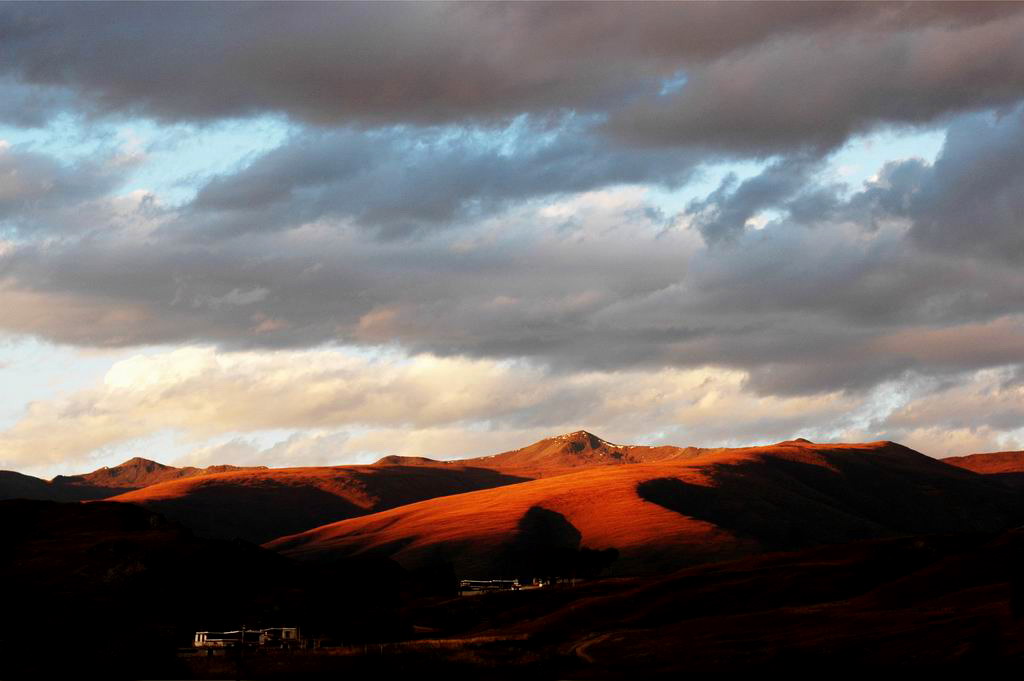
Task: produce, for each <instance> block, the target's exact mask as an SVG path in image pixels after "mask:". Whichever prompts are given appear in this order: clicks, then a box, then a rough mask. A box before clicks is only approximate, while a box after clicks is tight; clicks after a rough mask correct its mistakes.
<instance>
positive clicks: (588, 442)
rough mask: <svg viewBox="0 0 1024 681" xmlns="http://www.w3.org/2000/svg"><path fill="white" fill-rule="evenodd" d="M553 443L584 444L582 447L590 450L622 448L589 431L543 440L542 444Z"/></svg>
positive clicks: (577, 431)
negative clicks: (603, 447)
mask: <svg viewBox="0 0 1024 681" xmlns="http://www.w3.org/2000/svg"><path fill="white" fill-rule="evenodd" d="M551 441H556V442H569V443H577V444H582V445H584V446H586V447H588V448H590V449H596V448H598V447H600V446H602V445H604V446H605V447H620V446H621V445H615V444H612V443H611V442H608V441H607V440H603V439H601V438H599V437H598V436H597V435H594V434H593V433H591V432H589V431H586V430H576V431H573V432H571V433H565V434H563V435H555V436H554V437H549V438H547V439H546V440H541V442H551Z"/></svg>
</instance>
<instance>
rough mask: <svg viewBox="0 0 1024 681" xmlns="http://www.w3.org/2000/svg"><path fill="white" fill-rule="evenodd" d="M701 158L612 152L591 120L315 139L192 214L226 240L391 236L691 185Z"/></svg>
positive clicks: (290, 148) (282, 151) (275, 153)
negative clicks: (532, 203)
mask: <svg viewBox="0 0 1024 681" xmlns="http://www.w3.org/2000/svg"><path fill="white" fill-rule="evenodd" d="M697 161H698V159H697V158H696V157H695V156H694V155H693V154H688V153H685V152H681V151H679V150H676V149H669V150H663V151H640V150H637V149H630V148H624V149H622V148H620V149H615V148H611V147H608V146H607V145H605V144H603V143H602V142H601V140H599V139H597V138H595V137H594V136H593V135H592V134H591V133H590V132H589V131H588V129H587V126H586V123H585V122H584V121H575V120H570V121H568V122H566V123H565V124H564V125H559V126H557V127H554V128H544V127H540V126H538V125H531V124H529V123H526V124H525V125H516V126H512V127H511V128H509V129H508V130H507V131H506V134H505V136H504V137H501V138H499V139H495V138H494V137H491V136H487V135H485V134H483V133H479V132H477V133H473V132H467V131H462V130H458V129H455V130H452V129H449V128H442V129H434V130H419V129H418V130H410V129H408V128H404V127H403V128H388V129H385V130H381V131H378V132H374V133H362V132H359V131H354V130H350V129H345V130H340V131H334V132H308V133H305V134H300V135H298V136H297V137H295V138H293V139H291V140H289V141H288V142H286V143H285V144H284V145H282V146H281V147H279V148H277V149H274V150H272V151H270V152H268V153H266V154H264V155H263V156H260V157H258V158H256V159H255V160H254V161H252V163H250V164H249V165H248V166H246V167H245V168H243V169H241V170H239V171H238V172H236V173H233V174H227V175H222V176H219V177H215V178H213V179H212V180H210V181H209V182H207V183H206V184H205V185H204V186H202V187H201V188H200V189H199V191H198V194H197V196H196V198H195V201H194V202H193V203H192V205H191V207H190V210H189V217H190V218H193V219H198V220H199V224H201V225H203V227H202V229H203V230H205V231H206V232H207V233H208V235H209V233H213V234H217V235H221V236H223V235H224V234H235V233H240V232H248V231H275V230H281V229H287V228H288V227H291V226H294V225H297V224H302V223H307V222H311V221H314V220H317V219H320V218H324V217H330V218H350V219H352V220H355V221H356V222H358V223H360V224H361V225H363V226H365V227H368V228H371V229H373V230H374V231H376V232H378V233H381V234H384V235H385V236H394V235H401V234H406V233H409V232H411V231H414V230H416V229H418V228H421V227H423V226H424V225H436V224H446V223H451V222H453V221H457V220H467V219H471V218H476V219H479V218H482V217H486V216H488V215H491V214H493V213H495V212H497V211H499V210H500V209H502V208H504V207H506V206H508V205H509V203H510V202H514V201H522V200H529V199H534V198H538V197H544V196H551V195H558V194H564V193H570V192H580V191H587V190H591V189H598V188H601V187H605V186H608V185H614V184H622V183H641V182H642V183H654V184H661V185H665V186H669V187H678V186H679V185H681V184H683V183H684V182H685V181H686V179H687V178H688V176H689V175H690V173H691V172H692V170H693V168H694V166H695V165H696V164H697Z"/></svg>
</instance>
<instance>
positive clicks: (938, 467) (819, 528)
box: [267, 441, 1022, 575]
mask: <svg viewBox="0 0 1024 681" xmlns="http://www.w3.org/2000/svg"><path fill="white" fill-rule="evenodd" d="M533 509H542V510H543V511H545V512H548V513H554V514H558V515H559V516H560V518H561V519H562V520H564V523H565V526H566V530H565V531H566V533H567V532H569V529H568V528H571V531H572V532H575V533H578V535H579V537H580V540H579V546H580V547H581V548H588V549H616V550H617V551H618V552H619V559H618V560H617V561H616V562H615V564H614V566H613V569H614V571H615V572H616V573H618V574H643V573H654V572H663V571H665V570H668V569H672V568H678V567H680V566H684V565H688V564H696V563H703V562H709V561H714V560H723V559H727V558H730V557H736V556H741V555H746V554H751V553H756V552H761V551H766V550H780V549H794V548H802V547H808V546H814V545H817V544H823V543H838V542H845V541H852V540H859V539H867V538H876V537H888V536H898V535H906V534H914V533H922V532H948V531H976V530H983V531H998V530H1002V529H1005V528H1008V527H1011V526H1013V525H1015V524H1017V523H1019V522H1020V520H1021V517H1022V516H1021V503H1020V501H1019V500H1018V497H1017V495H1016V494H1014V493H1012V492H1011V491H1010V490H1007V489H1006V488H1005V487H1003V486H1001V485H998V484H994V483H993V481H991V480H988V479H986V478H985V477H984V476H980V475H977V474H975V473H971V472H969V471H965V470H961V469H958V468H955V467H952V466H948V465H946V464H944V463H941V462H939V461H936V460H935V459H932V458H930V457H927V456H924V455H923V454H920V453H918V452H915V451H913V450H910V449H907V448H906V447H903V446H901V445H898V444H895V443H891V442H876V443H870V444H864V445H815V444H812V443H809V442H806V441H791V442H786V443H780V444H778V445H774V446H769V447H751V448H745V449H734V450H714V451H707V452H704V453H702V454H698V455H696V456H693V457H691V458H688V459H681V460H674V461H667V462H662V463H638V464H634V465H628V466H594V467H589V468H584V469H582V470H580V471H578V472H575V473H571V474H565V475H560V476H557V477H547V478H542V479H538V480H534V481H531V482H524V483H522V484H518V485H515V486H513V487H508V488H505V489H496V490H486V491H480V492H474V493H470V494H463V495H459V496H454V497H448V498H446V499H437V500H431V501H425V502H421V503H418V504H413V505H410V506H407V507H403V508H395V509H392V510H390V511H385V512H382V513H377V514H374V515H370V516H365V517H362V518H356V519H351V520H346V521H342V522H338V523H333V524H330V525H326V526H323V527H319V528H315V529H312V530H309V531H306V532H303V533H301V534H298V535H294V536H290V537H282V538H280V539H277V540H275V541H273V542H270V543H268V544H267V546H268V547H270V548H274V549H275V550H278V551H281V552H283V553H285V554H286V555H290V556H295V557H303V558H309V559H316V558H323V557H326V556H352V555H380V556H389V557H393V558H394V559H395V560H397V561H398V562H399V563H401V564H403V565H405V566H407V567H418V566H422V565H425V564H429V563H431V562H436V561H451V562H453V563H454V564H455V565H456V568H457V570H458V571H459V573H460V574H463V575H488V574H492V575H493V574H501V573H503V572H505V571H507V570H508V569H509V566H508V563H507V561H502V560H500V559H498V558H497V557H498V556H503V555H506V554H507V552H508V548H509V546H510V545H511V544H512V543H514V542H516V541H518V540H517V539H516V538H517V537H518V536H519V532H520V528H521V523H522V522H523V519H524V517H526V516H527V514H528V513H530V512H533V513H537V511H534V510H533Z"/></svg>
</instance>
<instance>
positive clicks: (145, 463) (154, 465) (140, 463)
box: [107, 456, 173, 470]
mask: <svg viewBox="0 0 1024 681" xmlns="http://www.w3.org/2000/svg"><path fill="white" fill-rule="evenodd" d="M117 468H145V469H146V470H157V469H160V470H162V469H166V468H173V466H168V465H166V464H162V463H160V462H159V461H153V460H152V459H144V458H142V457H141V456H133V457H132V458H130V459H128V460H127V461H124V462H122V463H119V464H118V465H116V466H114V467H113V468H108V469H107V470H114V469H117Z"/></svg>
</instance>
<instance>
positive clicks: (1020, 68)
mask: <svg viewBox="0 0 1024 681" xmlns="http://www.w3.org/2000/svg"><path fill="white" fill-rule="evenodd" d="M1018 9H1019V8H1018ZM1022 34H1024V18H1022V17H1020V16H1012V17H1004V18H1000V19H999V20H997V21H992V22H988V23H984V24H980V25H975V26H967V27H964V26H950V25H949V24H946V23H938V24H936V25H932V26H928V27H926V28H915V29H913V30H909V31H878V32H858V31H848V32H844V33H838V32H836V33H817V34H813V35H808V36H798V37H793V38H791V39H789V40H785V41H774V42H767V43H764V44H761V45H758V46H757V47H755V48H752V49H750V50H747V51H745V52H742V53H737V54H732V55H729V56H726V57H722V58H720V59H717V60H715V61H713V62H710V63H707V64H703V65H700V66H696V67H695V68H693V69H692V70H690V71H689V72H688V74H687V83H686V87H684V88H683V89H682V90H681V91H680V92H678V93H677V94H674V95H671V96H666V97H661V98H644V99H639V100H637V101H636V102H634V103H633V104H631V105H630V106H629V107H628V108H627V109H625V110H623V111H618V112H615V113H614V114H613V118H612V120H611V122H610V124H609V126H610V129H611V130H612V131H613V132H614V133H616V134H617V135H618V136H620V137H623V138H625V139H628V140H631V141H634V142H636V143H639V144H648V145H664V144H675V145H691V146H702V147H705V148H710V149H715V150H719V151H729V150H731V151H732V152H734V153H736V154H740V155H755V156H764V155H771V154H774V153H778V152H782V151H786V150H789V149H794V148H810V149H814V150H818V151H820V152H824V151H827V150H830V149H834V148H836V147H838V146H840V145H841V144H842V143H843V142H844V141H845V140H846V139H848V138H849V137H850V136H851V135H854V134H857V133H862V132H866V131H868V130H871V129H873V128H875V127H877V126H879V125H886V124H887V125H894V126H900V125H907V124H928V123H934V122H936V121H938V120H940V119H941V117H943V116H946V115H948V114H952V113H957V112H960V111H963V110H970V109H981V108H986V107H993V106H1000V105H1007V104H1012V103H1014V102H1017V101H1019V100H1020V98H1021V95H1022V93H1024V41H1021V39H1020V37H1021V35H1022Z"/></svg>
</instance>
